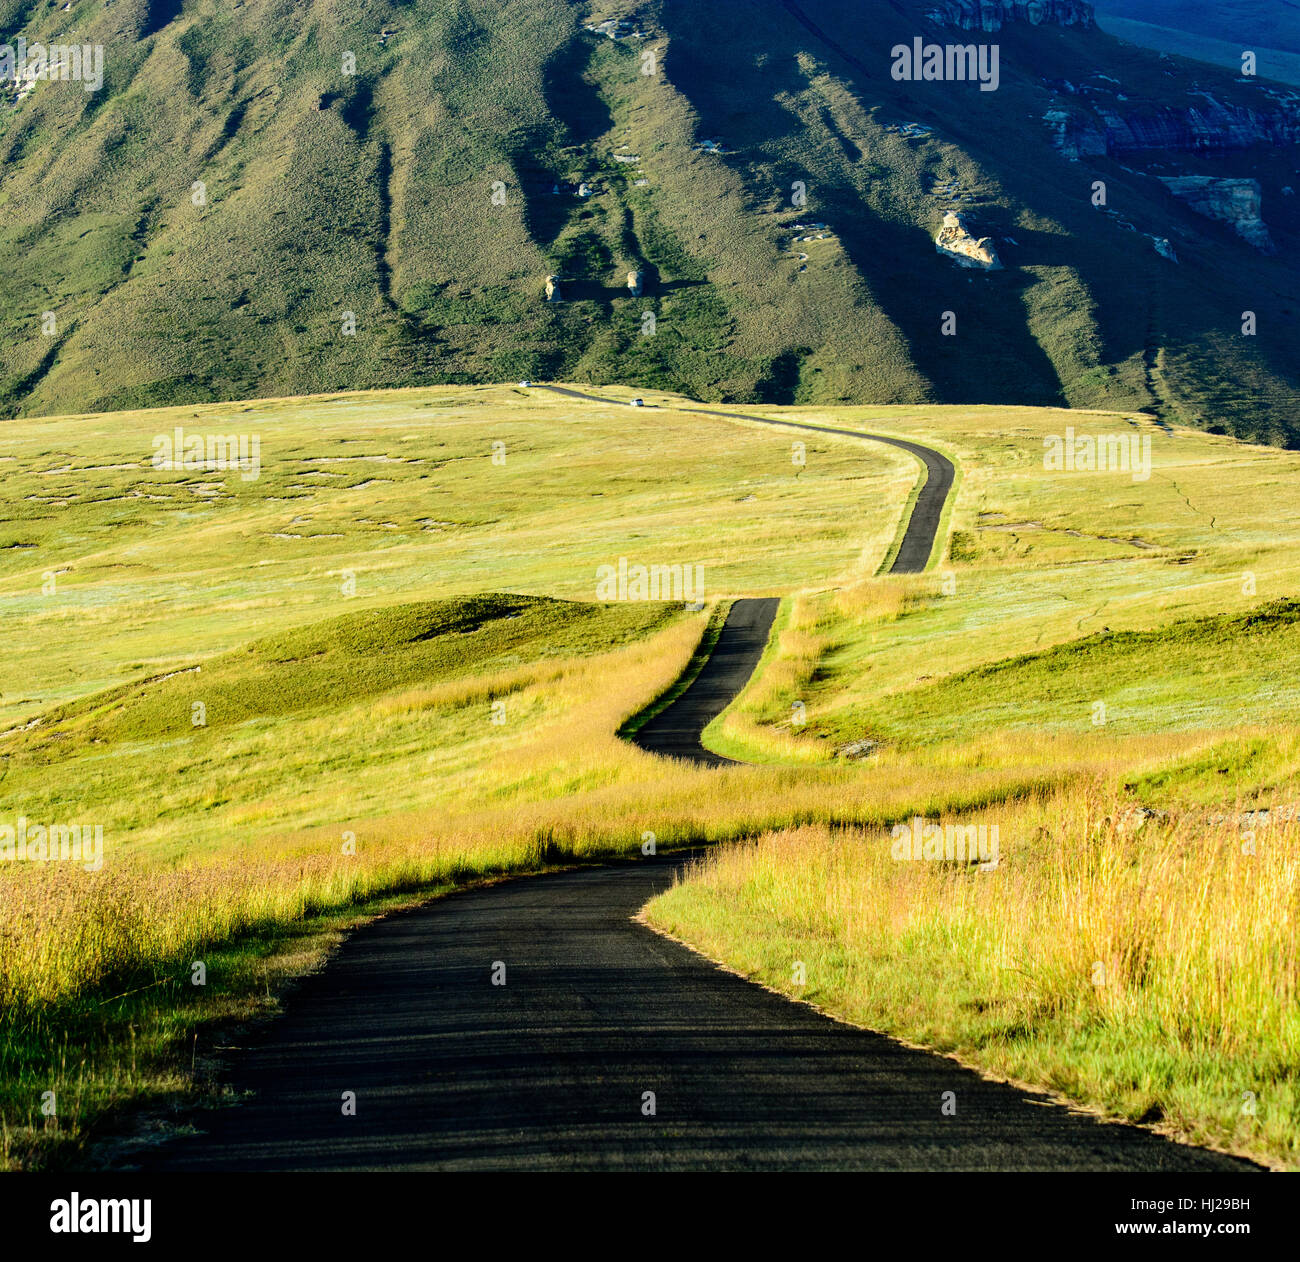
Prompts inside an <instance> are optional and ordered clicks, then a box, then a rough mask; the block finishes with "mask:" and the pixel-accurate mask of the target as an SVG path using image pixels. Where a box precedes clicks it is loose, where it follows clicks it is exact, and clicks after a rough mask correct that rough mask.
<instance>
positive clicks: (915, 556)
mask: <svg viewBox="0 0 1300 1262" xmlns="http://www.w3.org/2000/svg"><path fill="white" fill-rule="evenodd" d="M533 389H537V390H549V391H551V392H552V393H553V394H562V395H564V396H565V397H567V398H570V399H583V400H586V401H588V402H591V403H603V404H606V405H611V404H615V403H616V401H615V400H613V399H606V398H602V397H601V396H600V395H595V394H588V393H587V392H585V391H583V390H571V389H569V388H568V387H567V386H534V387H533ZM678 410H679V411H683V412H691V413H695V414H698V415H700V416H719V417H722V418H723V419H724V420H728V421H754V422H757V423H758V424H760V425H778V426H781V427H782V428H784V429H795V430H803V431H807V432H811V433H815V434H834V435H836V436H838V437H844V438H857V439H862V440H865V441H869V442H876V443H887V444H888V445H889V446H891V447H899V448H901V449H902V450H903V451H906V452H907V453H909V454H910V455H913V456H915V457H916V458H917V459H918V460H919V461H920V462H921V464H922V465H923V466H924V468H925V481H924V482H923V483H922V484H921V486H920V488H919V490H918V491H917V494H916V498H915V500H914V502H913V504H912V511H911V515H910V516H909V517H908V519H907V523H906V527H905V529H904V531H903V538H902V541H901V542H900V543H899V546H898V552H897V553H896V555H895V556H894V560H893V563H892V565H891V566H890V568H889V572H890V573H891V574H919V573H920V572H921V571H922V570H924V569H925V567H926V565H928V564H929V560H930V556H931V554H932V553H933V551H934V544H935V539H936V538H937V537H938V534H939V527H940V525H941V523H942V521H943V510H944V507H945V505H946V504H947V502H948V495H949V493H950V492H951V491H952V484H953V479H954V477H955V475H956V470H955V469H954V467H953V463H952V461H951V460H949V459H948V457H947V456H945V455H943V454H941V453H940V452H937V451H934V450H932V449H931V448H929V447H923V446H922V445H921V444H920V443H914V442H910V441H909V440H907V439H905V438H887V437H884V436H882V435H879V434H866V433H862V432H860V431H858V430H852V429H834V428H831V427H829V426H825V425H809V424H804V423H803V422H800V421H786V420H780V419H777V418H776V417H771V416H757V415H752V414H747V413H737V412H720V411H718V410H716V409H712V408H700V407H684V408H679V409H678ZM779 605H780V601H779V600H778V599H777V598H776V597H768V598H766V599H761V600H753V599H750V600H738V601H736V602H735V604H733V605H732V606H731V610H730V612H729V613H728V615H727V621H726V623H725V625H724V626H723V628H722V633H721V635H720V636H719V637H718V643H717V645H716V647H715V648H714V650H713V652H712V654H711V655H710V656H709V660H708V661H707V662H705V663H704V667H703V669H702V670H701V671H700V673H699V674H698V675H697V676H696V677H695V679H694V680H693V681H692V682H691V684H690V686H689V687H688V688H687V689H686V690H685V691H684V692H683V693H682V694H681V696H680V697H678V698H677V699H676V700H675V701H673V703H672V704H671V705H669V706H668V707H667V708H666V709H664V710H663V711H661V712H660V713H659V714H657V715H655V717H654V718H653V719H651V720H650V721H649V722H648V723H646V724H645V725H644V726H643V727H641V728H640V729H639V730H638V731H637V732H636V734H635V735H634V736H633V737H632V741H633V743H634V744H636V745H639V746H640V747H641V748H642V749H644V750H648V751H649V752H650V753H652V754H664V755H667V756H668V757H670V758H685V759H688V760H689V761H691V762H695V763H699V764H701V765H702V766H706V767H717V766H722V765H724V764H727V763H729V762H731V761H732V760H731V759H729V758H723V757H722V755H721V754H715V753H714V752H713V751H712V750H711V749H707V748H706V747H705V745H704V729H705V728H706V727H708V725H709V724H710V723H711V722H712V721H713V720H714V719H715V718H717V716H718V715H719V714H721V713H722V712H723V710H725V709H726V708H727V706H728V705H730V704H731V702H732V701H733V700H734V699H735V698H736V697H737V696H739V695H740V692H741V690H742V689H743V688H744V687H745V685H746V684H747V683H748V682H749V679H750V676H751V675H753V673H754V670H755V668H756V667H757V666H758V663H759V660H760V659H761V658H762V656H763V650H764V648H765V647H766V645H767V639H768V636H769V635H770V634H771V630H772V622H773V619H775V617H776V611H777V609H778V607H779Z"/></svg>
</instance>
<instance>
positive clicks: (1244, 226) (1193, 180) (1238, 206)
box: [1160, 175, 1277, 254]
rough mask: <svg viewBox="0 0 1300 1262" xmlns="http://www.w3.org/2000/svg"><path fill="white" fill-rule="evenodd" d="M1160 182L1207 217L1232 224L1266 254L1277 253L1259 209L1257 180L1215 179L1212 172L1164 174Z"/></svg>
mask: <svg viewBox="0 0 1300 1262" xmlns="http://www.w3.org/2000/svg"><path fill="white" fill-rule="evenodd" d="M1160 182H1161V183H1162V184H1163V185H1164V186H1165V187H1166V188H1167V189H1168V190H1169V191H1170V192H1171V193H1172V194H1173V195H1174V196H1175V197H1177V198H1178V199H1179V200H1180V201H1184V202H1186V203H1187V204H1188V205H1189V206H1190V207H1191V208H1192V209H1193V210H1194V211H1196V212H1197V213H1198V214H1201V215H1204V216H1205V217H1206V218H1207V219H1217V220H1219V221H1220V222H1221V223H1226V224H1231V225H1232V226H1233V227H1234V228H1235V229H1236V230H1237V232H1238V234H1239V235H1240V236H1241V237H1243V238H1244V239H1245V240H1247V241H1249V242H1250V244H1251V245H1253V246H1254V247H1255V248H1256V249H1257V250H1262V251H1263V252H1264V253H1265V254H1276V253H1277V247H1276V246H1275V245H1274V244H1273V238H1272V237H1271V236H1269V233H1268V226H1267V225H1266V224H1265V223H1264V220H1263V217H1262V215H1261V213H1260V211H1261V207H1262V194H1261V192H1260V187H1259V181H1258V180H1243V179H1216V178H1215V177H1214V176H1212V175H1180V176H1174V177H1166V176H1162V177H1161V178H1160Z"/></svg>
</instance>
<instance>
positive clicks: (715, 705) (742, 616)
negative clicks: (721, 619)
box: [632, 596, 781, 767]
mask: <svg viewBox="0 0 1300 1262" xmlns="http://www.w3.org/2000/svg"><path fill="white" fill-rule="evenodd" d="M780 604H781V602H780V600H778V599H777V598H776V597H775V596H769V597H767V598H766V599H763V600H738V601H736V602H735V604H733V605H732V606H731V609H730V611H729V612H728V614H727V621H726V623H725V624H724V625H723V628H722V633H721V634H720V635H719V636H718V642H717V644H716V645H715V646H714V649H713V652H712V653H710V654H709V660H708V661H707V662H705V663H704V666H703V668H702V669H701V670H700V673H699V674H698V675H696V677H695V678H694V679H693V680H692V681H691V685H690V687H689V688H687V689H686V691H685V692H683V693H682V695H681V696H680V697H678V698H677V699H676V700H675V701H673V703H672V704H671V705H669V706H668V707H667V708H666V709H664V710H662V711H660V713H658V714H656V715H655V717H654V718H653V719H651V720H650V721H649V722H648V723H646V724H645V725H644V726H643V727H641V728H640V729H638V731H637V732H636V734H635V735H634V736H633V737H632V743H633V744H634V745H639V746H640V747H641V748H642V749H644V750H646V751H648V752H649V753H652V754H662V755H666V756H667V757H669V758H686V759H689V760H690V761H691V762H697V763H700V764H701V765H703V766H705V767H718V766H722V765H723V764H725V763H729V762H731V761H732V760H731V759H730V758H723V757H722V755H721V754H715V753H714V752H713V751H712V750H711V749H706V748H705V747H704V743H703V740H702V737H703V733H704V729H705V728H706V727H708V725H709V724H710V723H712V722H713V720H714V719H716V718H717V717H718V715H719V714H721V713H722V712H723V710H725V709H726V708H727V707H728V706H729V705H730V704H731V702H732V701H733V700H734V699H735V698H736V697H737V696H738V695H739V694H740V691H741V689H742V688H744V686H745V685H746V684H747V683H748V682H749V677H750V676H751V675H752V674H753V673H754V669H755V667H756V666H757V665H758V662H759V659H760V658H761V657H762V656H763V649H764V648H765V647H766V646H767V638H768V636H769V635H770V634H771V631H772V620H773V619H774V618H775V617H776V611H777V609H778V608H779V607H780Z"/></svg>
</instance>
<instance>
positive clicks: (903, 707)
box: [709, 409, 1300, 793]
mask: <svg viewBox="0 0 1300 1262" xmlns="http://www.w3.org/2000/svg"><path fill="white" fill-rule="evenodd" d="M794 414H797V415H800V416H807V417H808V419H810V420H813V421H817V420H820V421H821V422H823V423H831V422H832V421H833V422H835V423H839V424H843V423H845V422H846V421H848V422H849V423H850V424H854V425H860V426H861V427H862V428H864V429H865V430H878V431H879V432H885V433H891V432H897V433H903V434H908V435H911V436H913V437H917V438H920V439H922V440H923V441H924V440H929V441H932V442H934V443H935V444H936V445H937V446H940V447H941V448H943V449H944V450H946V451H948V452H949V453H950V454H951V455H953V456H954V457H955V458H956V459H957V460H959V461H960V463H961V466H962V470H963V481H962V485H961V488H960V492H959V495H958V497H957V501H956V504H955V507H954V509H953V514H952V524H953V528H952V535H951V538H950V541H949V546H948V551H947V555H946V556H945V558H944V559H943V561H942V562H941V563H940V565H939V566H938V567H937V568H936V570H934V571H933V572H932V573H930V574H928V575H925V576H916V577H891V578H888V579H884V580H872V581H868V582H859V583H851V584H835V585H828V586H825V587H812V586H810V587H805V588H804V589H803V590H802V591H800V592H798V593H796V594H795V595H794V596H793V597H792V599H791V602H790V608H789V609H788V610H787V611H786V616H785V619H784V623H783V629H782V632H781V634H780V636H779V637H778V639H777V640H775V641H774V644H773V646H772V652H771V654H770V657H771V661H770V665H769V667H768V669H766V670H765V671H764V672H763V673H762V674H760V675H759V676H758V677H757V678H756V679H755V681H754V682H753V684H752V685H751V687H750V688H749V689H748V690H747V692H746V693H745V694H744V695H743V696H742V698H741V699H740V702H739V703H738V704H737V705H736V706H733V707H732V709H731V710H730V711H729V712H728V713H727V714H726V715H724V716H723V717H722V718H721V719H720V720H718V721H717V722H716V723H715V725H714V727H713V729H711V732H710V736H709V739H710V741H711V743H712V745H713V747H714V748H717V749H719V750H720V751H721V752H725V753H731V754H733V755H737V756H745V757H750V758H764V759H770V758H773V757H777V758H782V759H785V758H791V757H793V758H797V759H800V760H805V761H820V760H825V759H828V758H831V757H834V756H835V754H836V751H837V750H839V749H840V748H841V747H842V746H843V745H845V744H847V743H851V742H859V741H863V740H871V741H876V742H878V743H880V744H881V745H888V744H891V743H900V742H901V743H903V744H906V745H909V746H916V745H919V744H932V743H934V742H936V741H945V740H959V741H966V740H969V739H971V738H972V737H973V736H976V735H978V734H981V733H984V734H987V733H989V732H992V731H997V730H1014V729H1023V730H1029V729H1033V730H1034V731H1036V732H1040V731H1055V730H1075V731H1078V730H1082V729H1086V728H1088V727H1091V726H1094V725H1096V724H1097V722H1098V718H1099V717H1102V720H1103V724H1104V727H1105V729H1106V730H1109V731H1112V732H1115V733H1137V732H1143V731H1161V730H1191V729H1197V728H1199V729H1202V730H1214V729H1218V728H1234V727H1238V726H1240V725H1243V724H1252V723H1269V722H1279V721H1281V722H1293V721H1295V719H1296V718H1297V717H1298V716H1300V706H1298V705H1297V699H1298V698H1297V694H1296V691H1295V689H1294V687H1293V684H1292V681H1293V679H1294V675H1295V671H1296V668H1297V667H1298V666H1300V630H1298V629H1297V626H1296V620H1295V611H1294V607H1293V606H1291V605H1289V604H1287V603H1285V602H1286V600H1287V598H1288V597H1290V596H1292V595H1293V594H1294V593H1295V592H1296V591H1297V590H1300V550H1298V549H1297V546H1296V545H1297V543H1298V542H1300V539H1298V536H1300V508H1298V507H1297V501H1296V497H1295V495H1294V489H1293V488H1294V484H1295V481H1296V474H1297V472H1300V460H1297V457H1296V456H1294V455H1293V454H1291V453H1278V452H1276V451H1273V450H1271V449H1267V448H1260V447H1251V446H1248V445H1245V444H1240V443H1236V442H1232V441H1230V440H1225V439H1222V438H1216V437H1214V436H1210V435H1205V434H1200V433H1196V432H1192V431H1187V430H1178V431H1176V432H1174V433H1168V432H1166V431H1164V430H1163V429H1159V428H1157V427H1154V426H1151V425H1150V423H1149V422H1147V421H1146V420H1145V419H1137V420H1135V421H1133V422H1132V423H1130V422H1128V421H1126V420H1125V418H1124V417H1122V416H1117V415H1104V414H1095V413H1078V412H1074V413H1062V412H1052V411H1047V410H1039V411H1030V410H1017V409H1005V410H1004V409H964V410H963V409H950V410H941V411H939V412H935V413H931V414H930V415H928V416H927V417H922V416H921V415H920V414H919V413H913V412H909V411H908V410H907V409H872V410H871V412H870V413H869V414H866V413H864V412H860V411H858V410H856V409H845V410H844V411H843V412H834V413H822V414H808V413H804V412H797V413H794ZM1066 426H1071V427H1073V428H1074V429H1075V430H1076V432H1078V433H1080V434H1082V433H1092V434H1106V433H1117V432H1118V433H1134V434H1137V435H1139V436H1143V435H1149V436H1150V437H1151V439H1152V464H1153V468H1152V473H1151V477H1150V478H1149V480H1146V481H1139V482H1135V481H1134V480H1133V479H1132V477H1131V476H1130V475H1128V474H1125V473H1101V472H1077V473H1057V472H1049V471H1046V470H1044V468H1043V451H1044V448H1043V438H1044V436H1045V435H1048V434H1061V435H1063V434H1064V432H1065V428H1066ZM1279 602H1282V603H1279ZM1215 619H1218V621H1214V620H1215ZM994 663H998V665H997V666H996V668H993V666H994ZM795 702H798V703H800V705H801V706H802V707H803V709H802V712H801V713H799V714H798V715H796V713H795V711H794V708H793V707H794V703H795ZM1098 702H1100V703H1102V704H1103V705H1104V707H1105V708H1104V712H1102V714H1101V715H1100V716H1099V712H1098V711H1097V710H1096V709H1095V707H1096V705H1097V703H1098ZM798 718H802V719H806V722H805V723H802V724H800V723H799V722H798V721H797V719H798ZM1260 787H1263V788H1268V787H1269V786H1267V785H1264V786H1260ZM1225 789H1226V791H1227V792H1229V793H1233V792H1238V791H1241V792H1245V791H1246V789H1247V785H1246V783H1245V781H1244V780H1243V781H1242V782H1241V783H1237V782H1230V783H1229V784H1228V785H1226V786H1224V785H1223V783H1222V781H1220V784H1219V787H1218V788H1217V789H1216V790H1215V792H1216V793H1222V792H1224V791H1225Z"/></svg>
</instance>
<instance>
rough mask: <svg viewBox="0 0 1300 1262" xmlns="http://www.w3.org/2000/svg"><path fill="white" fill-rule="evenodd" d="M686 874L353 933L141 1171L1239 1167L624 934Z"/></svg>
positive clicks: (438, 910)
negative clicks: (227, 1097)
mask: <svg viewBox="0 0 1300 1262" xmlns="http://www.w3.org/2000/svg"><path fill="white" fill-rule="evenodd" d="M682 862H683V860H682V859H681V858H676V859H673V858H669V857H665V856H660V857H658V858H651V859H644V860H639V861H635V862H629V863H623V864H610V865H608V866H604V867H600V868H586V869H580V870H577V871H572V872H561V873H556V874H552V875H547V876H539V877H532V878H527V879H521V880H516V881H508V882H504V883H502V884H500V885H494V886H489V887H487V888H483V889H478V890H468V891H465V892H463V893H459V894H453V895H451V896H449V897H447V898H443V899H439V900H437V901H436V902H432V903H427V904H425V905H424V906H422V907H419V908H416V909H414V910H412V911H409V912H403V913H399V914H396V915H391V916H388V917H385V918H384V919H382V920H378V921H375V922H374V923H372V924H370V925H368V926H366V927H365V928H363V929H360V930H358V931H357V932H356V933H354V934H352V935H351V936H350V937H349V938H348V940H347V941H346V942H345V943H344V945H343V947H342V948H341V949H340V950H339V952H338V953H337V954H336V955H335V956H334V957H333V959H332V960H331V961H330V964H329V966H328V967H327V968H326V969H325V970H324V971H322V972H321V973H318V974H316V975H314V976H312V977H309V978H307V979H306V980H305V981H304V982H303V983H302V985H301V986H300V987H299V989H298V990H297V991H296V992H294V993H293V994H291V995H290V997H289V998H288V1000H287V1001H286V1004H285V1011H284V1014H283V1016H281V1017H280V1018H278V1019H277V1020H275V1021H274V1022H272V1023H271V1024H270V1026H269V1028H268V1029H267V1030H266V1031H265V1032H264V1033H263V1034H262V1035H261V1036H260V1037H258V1038H256V1040H255V1041H254V1044H253V1046H252V1047H250V1048H248V1049H246V1050H245V1051H244V1052H243V1053H242V1054H241V1055H239V1057H238V1058H237V1059H236V1060H235V1062H234V1074H233V1086H234V1087H235V1088H236V1090H237V1091H240V1092H251V1093H252V1096H251V1098H250V1100H249V1101H248V1102H247V1103H245V1104H243V1105H241V1106H239V1107H234V1108H227V1109H222V1110H217V1111H215V1112H212V1113H210V1114H207V1115H204V1116H200V1117H199V1118H197V1119H196V1120H195V1121H196V1125H197V1126H198V1127H199V1128H200V1129H201V1130H202V1131H204V1132H206V1133H204V1134H200V1135H194V1136H178V1137H176V1138H174V1139H172V1140H170V1141H169V1142H168V1143H167V1144H166V1145H165V1146H163V1147H162V1148H160V1149H155V1150H153V1151H152V1152H151V1153H150V1154H149V1155H148V1156H147V1157H146V1158H145V1159H144V1160H143V1161H142V1162H141V1163H140V1165H141V1168H144V1169H148V1170H158V1171H164V1170H167V1171H170V1170H177V1171H191V1172H208V1171H223V1170H249V1171H258V1172H262V1171H268V1172H269V1171H276V1170H502V1169H526V1170H593V1169H619V1170H657V1169H658V1170H671V1169H692V1170H741V1169H798V1170H827V1169H837V1170H976V1169H979V1170H1043V1169H1054V1170H1177V1171H1191V1170H1206V1171H1208V1170H1234V1169H1249V1168H1251V1167H1250V1166H1249V1165H1248V1164H1247V1163H1245V1162H1239V1161H1236V1160H1235V1159H1233V1158H1229V1157H1224V1156H1221V1155H1219V1154H1216V1153H1210V1152H1206V1151H1203V1150H1200V1149H1196V1148H1189V1147H1184V1146H1181V1145H1178V1144H1174V1143H1170V1142H1168V1141H1166V1140H1163V1139H1161V1138H1159V1137H1158V1136H1156V1135H1153V1134H1151V1133H1149V1132H1147V1131H1144V1130H1140V1129H1137V1128H1135V1127H1128V1126H1115V1125H1108V1124H1105V1123H1102V1122H1099V1121H1097V1120H1095V1119H1093V1118H1091V1117H1089V1116H1086V1115H1083V1114H1078V1113H1074V1112H1072V1111H1070V1110H1068V1109H1065V1108H1061V1107H1057V1106H1050V1107H1043V1106H1044V1104H1046V1103H1047V1102H1046V1101H1044V1100H1043V1099H1041V1098H1039V1097H1035V1096H1031V1095H1027V1094H1025V1093H1023V1092H1021V1091H1019V1090H1017V1089H1015V1088H1013V1087H1009V1086H1004V1085H1001V1084H998V1083H991V1082H987V1081H985V1080H984V1079H982V1078H980V1076H979V1075H978V1074H976V1073H973V1072H971V1071H970V1070H966V1069H963V1068H961V1067H960V1066H958V1065H957V1064H955V1063H954V1062H953V1061H951V1060H948V1059H946V1058H945V1057H942V1056H936V1055H934V1054H932V1053H928V1052H920V1051H914V1050H911V1049H909V1048H906V1047H904V1046H902V1045H901V1044H899V1043H896V1042H894V1041H893V1040H891V1039H888V1038H885V1037H884V1036H883V1035H879V1034H873V1033H870V1032H869V1031H865V1030H859V1029H856V1028H854V1027H852V1026H848V1025H844V1024H842V1023H839V1022H836V1021H832V1020H831V1019H830V1018H828V1017H824V1016H822V1015H821V1014H819V1013H818V1012H816V1011H814V1010H813V1009H812V1008H809V1007H806V1006H804V1005H801V1004H794V1003H790V1002H789V1001H787V1000H785V999H783V998H781V997H780V996H778V995H776V994H773V993H772V992H771V991H768V990H764V989H763V988H762V987H759V986H755V985H753V984H751V983H749V982H747V981H745V980H743V979H742V978H740V977H738V976H736V975H735V974H732V973H728V972H725V971H723V970H722V969H719V968H715V967H713V966H712V965H711V964H709V963H707V962H706V961H704V960H702V959H701V958H700V957H699V956H697V955H695V954H694V953H692V952H690V951H688V950H686V949H685V948H684V947H681V946H678V945H677V944H676V943H674V942H671V941H668V940H667V939H664V938H661V937H659V936H658V935H657V934H654V933H652V932H651V931H650V930H648V929H646V928H644V927H643V926H641V925H640V924H637V923H635V922H634V921H633V920H632V916H634V915H635V913H636V911H637V909H638V908H640V907H641V906H643V905H644V904H645V903H646V901H647V900H648V899H650V898H651V897H653V896H654V895H655V894H657V893H659V892H660V891H661V890H663V889H664V888H665V887H666V886H667V885H668V884H669V882H670V880H671V877H672V873H673V871H674V869H675V868H676V867H678V866H679V865H680V864H681V863H682ZM498 961H499V962H500V963H501V964H503V965H504V968H505V972H504V978H503V980H504V983H505V984H504V985H494V984H493V980H492V973H493V969H494V966H495V965H496V964H497V962H498ZM498 976H500V974H499V973H498ZM202 1050H203V1049H202V1048H200V1051H202ZM949 1091H951V1092H953V1093H954V1095H953V1096H952V1097H950V1098H949V1097H945V1095H944V1093H945V1092H949ZM344 1092H353V1093H355V1101H356V1108H355V1115H354V1116H346V1115H345V1114H344V1111H343V1098H344V1097H343V1093H344ZM646 1092H652V1093H653V1097H654V1098H653V1108H654V1113H653V1116H647V1115H646V1114H645V1113H643V1109H646V1108H648V1107H649V1105H648V1100H647V1097H646V1095H645V1093H646ZM945 1099H950V1100H951V1106H950V1108H951V1107H955V1108H956V1115H955V1116H946V1115H945V1113H944V1111H943V1106H944V1103H945Z"/></svg>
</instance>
